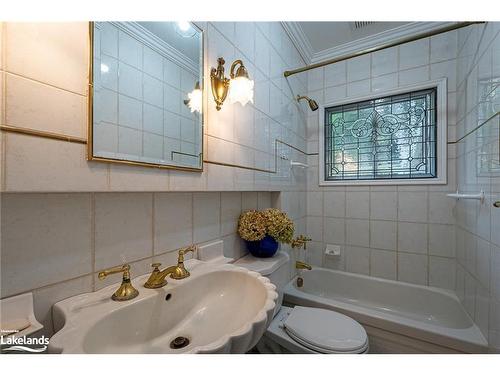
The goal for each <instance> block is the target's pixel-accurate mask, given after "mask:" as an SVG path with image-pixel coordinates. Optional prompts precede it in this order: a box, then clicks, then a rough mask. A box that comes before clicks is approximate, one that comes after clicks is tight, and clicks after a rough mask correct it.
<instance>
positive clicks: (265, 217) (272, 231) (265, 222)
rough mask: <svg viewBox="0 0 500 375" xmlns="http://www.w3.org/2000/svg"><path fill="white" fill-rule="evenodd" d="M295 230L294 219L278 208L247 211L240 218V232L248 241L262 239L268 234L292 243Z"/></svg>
mask: <svg viewBox="0 0 500 375" xmlns="http://www.w3.org/2000/svg"><path fill="white" fill-rule="evenodd" d="M294 231H295V228H294V225H293V221H292V220H290V218H289V217H288V216H287V214H286V213H284V212H283V211H281V210H278V209H277V208H268V209H266V210H263V211H255V210H251V211H246V212H244V213H242V214H241V215H240V218H239V220H238V234H239V235H240V237H241V238H243V239H244V240H246V241H260V240H262V239H263V238H264V237H265V236H266V235H268V236H271V237H272V238H273V239H275V240H276V241H278V242H282V243H291V242H292V239H293V233H294Z"/></svg>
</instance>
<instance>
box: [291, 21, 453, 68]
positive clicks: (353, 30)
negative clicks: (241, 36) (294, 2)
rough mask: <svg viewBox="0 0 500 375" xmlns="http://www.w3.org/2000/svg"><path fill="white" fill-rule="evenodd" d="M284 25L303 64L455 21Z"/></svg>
mask: <svg viewBox="0 0 500 375" xmlns="http://www.w3.org/2000/svg"><path fill="white" fill-rule="evenodd" d="M355 23H357V22H355V21H353V22H283V26H284V27H285V29H286V31H287V33H288V35H289V36H290V38H291V39H292V42H293V43H294V45H295V46H296V47H297V49H298V51H299V53H300V55H301V56H302V58H303V59H304V62H305V63H306V64H310V63H318V62H321V61H325V60H329V59H332V58H337V57H342V56H346V55H349V54H351V53H355V52H359V51H363V50H366V49H372V48H375V47H377V46H379V45H381V44H383V43H390V42H397V41H400V40H404V39H405V38H408V37H412V36H414V35H418V34H422V33H426V32H430V31H433V30H437V29H439V28H441V27H444V26H447V25H451V24H453V23H454V22H365V23H368V25H365V26H362V27H359V28H357V27H355Z"/></svg>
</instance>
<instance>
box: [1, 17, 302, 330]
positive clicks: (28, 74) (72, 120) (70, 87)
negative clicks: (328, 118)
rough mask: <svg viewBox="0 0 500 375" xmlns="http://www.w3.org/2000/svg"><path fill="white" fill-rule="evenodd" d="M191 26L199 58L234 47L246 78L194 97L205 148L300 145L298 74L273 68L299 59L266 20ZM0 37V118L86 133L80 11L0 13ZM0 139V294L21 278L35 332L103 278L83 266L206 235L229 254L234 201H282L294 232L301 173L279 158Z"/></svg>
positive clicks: (144, 264) (235, 246)
mask: <svg viewBox="0 0 500 375" xmlns="http://www.w3.org/2000/svg"><path fill="white" fill-rule="evenodd" d="M200 26H201V27H202V28H203V29H204V30H205V32H206V34H205V36H206V50H205V71H206V72H208V71H209V70H208V69H209V68H210V67H211V66H214V65H215V64H216V60H217V57H220V56H223V57H224V58H225V59H226V61H227V64H230V63H231V62H232V61H233V60H234V59H236V58H242V59H243V61H244V63H245V66H246V67H247V69H248V71H249V74H250V76H251V78H252V79H254V80H255V103H254V104H253V105H252V104H248V105H247V106H245V107H242V106H240V105H239V104H235V105H231V104H230V103H229V102H227V103H225V104H224V106H223V109H222V110H221V111H219V112H217V111H216V110H215V105H214V102H213V100H212V99H211V96H210V95H207V97H206V98H205V100H206V104H207V105H208V107H206V108H208V110H207V114H206V118H205V134H204V142H205V159H208V160H212V161H217V162H226V163H235V164H241V165H244V166H250V167H253V166H255V167H259V168H265V169H271V170H274V168H275V165H274V163H275V149H274V147H275V139H276V138H277V139H280V140H282V141H284V142H287V143H289V144H292V145H293V146H295V147H298V148H299V149H302V150H304V149H305V148H306V141H305V134H306V126H305V115H304V107H301V106H298V105H297V104H296V102H295V101H294V100H293V98H294V96H295V95H296V94H297V93H304V92H305V91H306V88H307V84H306V77H297V76H296V77H293V78H291V79H289V80H286V79H284V78H283V71H284V70H285V69H287V68H292V67H297V66H300V65H302V64H303V62H302V61H301V60H300V58H299V55H298V53H297V51H296V49H295V48H294V47H293V45H292V43H291V41H290V39H289V38H288V36H287V35H286V33H285V31H284V29H283V28H282V26H281V24H280V23H278V22H270V23H252V22H248V23H206V24H200ZM0 41H1V45H0V52H1V56H0V85H1V90H0V105H1V108H2V111H1V113H0V115H1V119H0V120H1V123H2V124H6V125H13V126H18V127H26V128H32V129H39V130H44V131H50V132H55V133H62V134H67V135H71V136H77V137H82V138H85V137H86V127H87V109H86V102H87V82H88V81H87V79H88V77H87V68H88V67H87V62H88V51H89V45H88V24H87V23H67V24H62V23H0ZM205 85H206V86H205V91H206V92H208V93H209V94H210V87H209V80H205ZM0 143H1V146H2V147H1V150H0V151H1V152H0V187H1V191H2V193H1V194H2V196H1V200H0V205H1V210H0V212H1V228H2V240H1V242H0V246H1V250H2V253H1V254H2V255H1V257H2V258H1V262H0V263H1V267H2V269H1V271H2V272H1V274H2V275H1V277H2V279H1V282H2V286H1V294H2V297H5V296H10V295H14V294H17V293H21V292H24V291H29V290H33V291H34V295H35V309H36V314H37V317H38V318H39V319H40V320H41V321H43V322H44V323H46V324H47V332H50V331H51V330H52V323H51V322H50V319H49V311H50V307H51V305H52V304H53V303H54V302H55V301H58V300H61V299H63V298H66V297H69V296H72V295H75V294H78V293H81V292H84V291H89V290H93V289H95V288H99V287H100V286H101V285H105V284H106V283H101V282H100V281H96V280H95V277H94V276H95V272H96V271H98V270H99V269H100V268H101V267H107V266H111V265H117V264H120V263H121V262H123V261H127V262H132V263H133V271H134V274H136V275H137V274H141V273H144V272H146V271H148V269H149V265H148V264H149V263H150V262H151V261H152V259H155V260H157V259H158V260H160V261H162V262H163V263H165V264H172V263H174V262H175V254H174V253H173V251H174V250H175V249H177V248H179V247H180V246H183V245H186V244H190V243H191V242H193V243H200V242H205V241H207V240H209V239H215V238H223V239H224V241H225V244H226V245H227V249H228V251H229V252H233V253H235V254H234V255H235V256H238V255H241V251H242V248H241V247H240V241H239V239H238V238H237V236H235V234H234V228H235V226H236V218H237V213H239V211H240V210H242V209H245V208H252V207H267V206H269V204H271V205H273V206H275V207H281V208H282V209H283V210H285V211H287V212H288V213H289V215H290V216H291V217H292V218H293V219H294V222H295V225H296V228H297V234H300V233H304V232H305V209H306V208H305V204H306V193H305V186H306V174H305V173H304V172H303V171H301V170H299V171H292V170H291V169H290V167H289V161H287V160H283V159H281V158H278V160H279V162H278V166H277V167H278V168H277V169H278V173H276V174H271V173H264V172H254V171H250V170H245V169H238V168H232V167H225V166H219V165H213V164H205V166H204V167H205V169H204V172H203V173H192V172H181V171H166V170H161V171H160V170H156V169H149V168H140V167H132V166H123V165H115V164H113V165H112V164H106V163H92V162H87V161H86V159H85V157H86V146H85V145H82V144H76V143H68V142H60V141H56V140H50V139H44V138H38V137H32V136H27V135H22V134H14V133H4V132H0ZM278 151H279V153H280V155H282V156H284V157H285V159H286V158H288V159H290V158H292V159H295V160H298V161H305V157H304V156H303V155H302V154H300V153H299V152H297V151H294V150H293V149H291V148H289V147H286V146H283V145H281V146H280V147H279V150H278ZM169 191H176V193H173V192H169ZM221 191H227V193H221ZM241 191H246V192H244V193H242V192H241ZM270 191H274V192H280V193H279V194H277V195H276V194H271V193H269V192H270ZM193 192H198V193H193ZM257 192H260V193H257ZM265 192H267V193H265ZM271 197H272V198H271ZM174 215H175V216H174ZM292 256H294V254H292ZM292 260H293V257H292ZM291 264H293V263H291ZM116 281H117V279H116V278H110V280H109V282H116ZM106 282H108V281H106Z"/></svg>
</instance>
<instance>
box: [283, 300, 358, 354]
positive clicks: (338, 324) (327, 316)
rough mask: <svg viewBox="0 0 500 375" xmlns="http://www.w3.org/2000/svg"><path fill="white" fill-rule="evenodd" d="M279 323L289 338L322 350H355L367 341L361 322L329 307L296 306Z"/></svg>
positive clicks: (329, 351) (346, 351)
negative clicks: (328, 308)
mask: <svg viewBox="0 0 500 375" xmlns="http://www.w3.org/2000/svg"><path fill="white" fill-rule="evenodd" d="M283 325H284V328H285V331H286V332H287V333H288V334H289V336H290V337H291V338H292V339H294V340H296V341H297V342H299V343H300V344H303V345H305V346H307V347H309V348H310V349H313V350H316V351H319V352H323V353H338V352H340V353H348V352H358V351H361V350H362V349H364V348H365V347H366V345H367V336H366V331H365V330H364V328H363V327H362V326H361V324H359V323H358V322H356V321H355V320H354V319H351V318H349V317H348V316H345V315H343V314H339V313H337V312H335V311H331V310H325V309H318V308H311V307H303V306H296V307H294V308H293V309H292V312H291V313H290V315H289V316H288V318H287V319H286V320H285V322H284V324H283Z"/></svg>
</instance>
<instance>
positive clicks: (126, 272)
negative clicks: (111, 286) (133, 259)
mask: <svg viewBox="0 0 500 375" xmlns="http://www.w3.org/2000/svg"><path fill="white" fill-rule="evenodd" d="M120 272H123V278H122V284H121V285H120V287H119V288H118V289H117V290H116V291H115V292H114V293H113V295H112V296H111V299H112V300H113V301H128V300H131V299H133V298H135V297H137V296H138V295H139V291H138V290H137V289H135V288H134V286H133V285H132V283H131V282H130V265H128V264H124V265H122V266H117V267H112V268H108V269H105V270H102V271H101V272H99V274H98V275H97V277H98V278H99V280H104V279H105V278H106V277H107V276H109V275H113V274H115V273H120Z"/></svg>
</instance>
